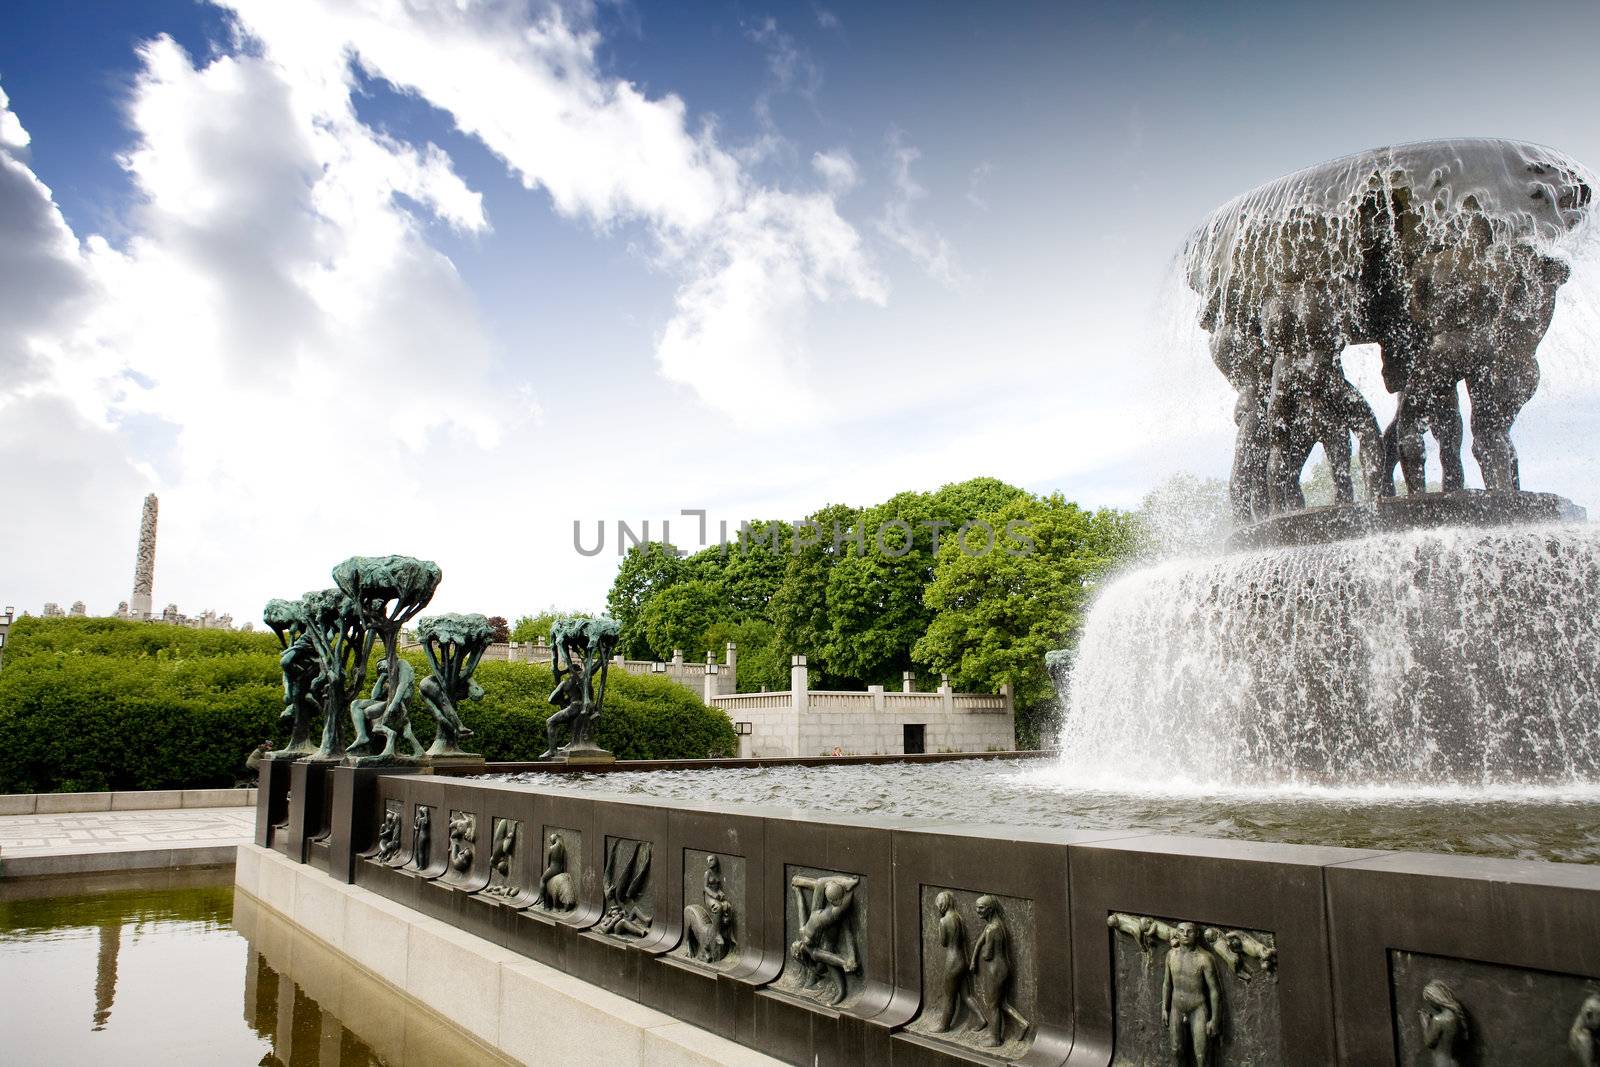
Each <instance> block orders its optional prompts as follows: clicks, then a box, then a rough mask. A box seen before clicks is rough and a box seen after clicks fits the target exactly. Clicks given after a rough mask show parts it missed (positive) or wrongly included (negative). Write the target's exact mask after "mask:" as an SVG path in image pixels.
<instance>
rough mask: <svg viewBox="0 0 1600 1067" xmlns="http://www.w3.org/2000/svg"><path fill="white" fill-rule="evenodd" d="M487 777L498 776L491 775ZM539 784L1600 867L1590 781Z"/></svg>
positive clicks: (1050, 763) (675, 778) (653, 779)
mask: <svg viewBox="0 0 1600 1067" xmlns="http://www.w3.org/2000/svg"><path fill="white" fill-rule="evenodd" d="M498 780H506V779H504V778H500V779H498ZM511 780H513V781H518V782H523V783H526V784H530V785H535V786H538V787H539V788H541V789H570V790H575V791H579V792H600V793H606V794H611V795H618V794H620V795H623V796H633V797H654V798H660V799H663V800H682V801H692V802H696V803H703V802H706V801H717V800H723V801H727V800H736V801H738V802H740V803H749V804H763V805H781V806H783V807H787V808H794V809H800V810H801V811H805V812H816V813H819V814H820V815H822V816H824V817H825V816H829V815H834V816H842V815H875V816H884V817H890V818H894V817H905V818H918V819H933V820H937V821H948V822H952V823H983V824H1000V825H1006V826H1042V827H1052V828H1056V829H1065V830H1113V831H1127V832H1129V833H1161V834H1197V835H1203V836H1206V837H1226V838H1237V839H1241V840H1249V841H1282V842H1289V843H1294V844H1321V845H1343V846H1346V847H1350V848H1384V849H1408V850H1415V851H1422V852H1451V853H1462V854H1470V855H1480V856H1501V857H1511V858H1518V859H1543V860H1562V861H1567V862H1574V863H1600V786H1569V787H1553V786H1552V787H1540V788H1530V789H1520V790H1517V789H1511V788H1509V787H1508V788H1505V789H1495V790H1469V789H1464V788H1446V787H1434V788H1428V789H1419V790H1397V789H1383V788H1373V789H1365V790H1363V789H1354V788H1336V789H1298V790H1296V789H1268V788H1255V789H1239V790H1223V791H1219V790H1216V789H1214V788H1209V787H1200V786H1187V787H1186V786H1184V785H1183V784H1182V783H1161V784H1158V785H1157V787H1155V788H1149V789H1146V788H1132V787H1130V786H1129V785H1128V784H1127V783H1122V784H1120V785H1118V786H1116V787H1114V788H1107V787H1102V786H1097V785H1093V784H1088V783H1084V782H1076V781H1073V780H1071V779H1070V778H1068V777H1066V776H1064V775H1063V773H1062V771H1061V768H1060V766H1059V765H1058V764H1057V763H1056V761H1055V760H1052V759H1048V758H1040V759H1027V760H1017V761H1012V760H961V761H953V762H949V763H932V764H929V763H918V764H906V763H897V764H896V763H892V764H867V765H862V764H842V765H839V766H816V767H794V766H789V767H748V768H708V769H706V770H693V771H612V772H607V773H604V774H574V775H565V774H525V775H517V776H513V777H512V778H511ZM1169 785H1170V786H1175V787H1174V788H1166V786H1169Z"/></svg>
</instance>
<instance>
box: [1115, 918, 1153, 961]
mask: <svg viewBox="0 0 1600 1067" xmlns="http://www.w3.org/2000/svg"><path fill="white" fill-rule="evenodd" d="M1106 925H1107V926H1108V927H1110V928H1111V929H1113V930H1116V931H1119V932H1120V933H1124V934H1127V935H1128V936H1129V937H1131V938H1133V940H1134V943H1135V944H1137V945H1138V946H1139V951H1140V952H1143V953H1145V954H1147V955H1148V954H1149V952H1150V948H1151V941H1152V940H1153V939H1152V937H1151V934H1152V932H1153V930H1154V928H1155V920H1154V919H1144V918H1140V917H1139V916H1137V915H1124V914H1123V913H1122V912H1120V911H1116V912H1112V913H1111V914H1110V915H1107V916H1106Z"/></svg>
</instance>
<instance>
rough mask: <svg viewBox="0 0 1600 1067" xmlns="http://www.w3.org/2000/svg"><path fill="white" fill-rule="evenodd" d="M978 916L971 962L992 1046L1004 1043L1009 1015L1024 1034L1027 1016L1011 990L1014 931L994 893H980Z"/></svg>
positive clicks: (1021, 1033)
mask: <svg viewBox="0 0 1600 1067" xmlns="http://www.w3.org/2000/svg"><path fill="white" fill-rule="evenodd" d="M977 909H978V918H979V919H980V920H981V921H982V922H983V931H982V932H981V933H980V934H978V940H977V942H976V943H974V944H973V946H972V958H971V960H970V961H969V965H970V967H971V970H972V974H973V978H974V982H975V984H976V985H977V989H978V1002H979V1003H980V1004H982V1005H983V1008H984V1013H985V1014H986V1015H987V1016H988V1021H987V1025H988V1031H989V1037H988V1042H987V1043H988V1045H989V1046H990V1047H991V1048H996V1047H999V1046H1000V1045H1003V1044H1005V1029H1006V1023H1005V1021H1006V1018H1007V1017H1009V1018H1010V1019H1011V1021H1012V1022H1014V1023H1016V1024H1017V1027H1018V1030H1019V1033H1018V1034H1017V1035H1016V1036H1018V1037H1021V1036H1023V1035H1025V1034H1026V1033H1027V1032H1028V1020H1027V1019H1024V1018H1023V1017H1022V1013H1021V1012H1019V1011H1017V1009H1016V1007H1015V1006H1014V1005H1012V1003H1011V1001H1010V999H1009V993H1010V992H1011V970H1012V968H1011V931H1010V930H1009V929H1008V928H1007V927H1006V920H1005V915H1004V914H1003V913H1002V912H1001V911H1000V902H999V901H998V900H996V899H995V898H994V897H991V896H987V895H985V896H981V897H979V898H978V903H977Z"/></svg>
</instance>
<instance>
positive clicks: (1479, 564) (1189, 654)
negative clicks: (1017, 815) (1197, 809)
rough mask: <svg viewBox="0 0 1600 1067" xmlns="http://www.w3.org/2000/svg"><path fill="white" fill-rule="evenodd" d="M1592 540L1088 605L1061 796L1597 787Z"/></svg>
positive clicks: (1263, 572) (1521, 532)
mask: <svg viewBox="0 0 1600 1067" xmlns="http://www.w3.org/2000/svg"><path fill="white" fill-rule="evenodd" d="M1597 652H1600V530H1597V529H1596V528H1594V527H1592V526H1589V525H1587V524H1559V525H1547V526H1520V527H1503V528H1490V529H1431V530H1412V531H1408V532H1404V533H1396V534H1388V535H1382V536H1374V537H1366V538H1361V539H1357V540H1352V541H1342V542H1335V543H1331V544H1322V545H1307V546H1301V547H1293V548H1280V549H1273V550H1267V551H1260V550H1257V551H1248V552H1242V553H1236V554H1233V555H1227V556H1217V557H1214V558H1209V559H1200V560H1174V561H1170V562H1167V563H1163V564H1159V565H1157V566H1154V567H1149V568H1146V569H1143V570H1139V571H1137V572H1134V573H1131V574H1128V575H1126V576H1125V577H1123V578H1121V579H1119V580H1117V581H1115V582H1113V583H1111V584H1110V585H1108V586H1107V587H1106V588H1105V589H1104V590H1103V592H1102V593H1101V595H1100V597H1099V598H1098V600H1097V602H1096V603H1095V605H1094V607H1093V609H1092V611H1091V612H1090V615H1089V618H1088V619H1087V622H1086V625H1085V627H1084V633H1083V637H1082V639H1081V641H1080V643H1079V646H1078V651H1077V655H1076V657H1075V663H1074V664H1073V666H1072V669H1071V679H1070V693H1069V696H1068V705H1067V713H1066V718H1065V722H1064V725H1063V727H1062V731H1061V746H1062V753H1063V755H1062V760H1063V770H1064V771H1065V776H1066V778H1067V780H1069V781H1073V782H1078V783H1086V782H1096V781H1098V782H1102V783H1103V782H1106V781H1107V780H1108V779H1111V778H1116V779H1120V780H1122V781H1123V782H1145V783H1162V784H1168V785H1170V784H1172V783H1174V782H1180V783H1181V782H1188V783H1195V784H1201V785H1211V786H1215V787H1219V788H1225V789H1237V788H1243V789H1257V788H1263V787H1273V786H1284V785H1291V786H1301V785H1328V784H1336V785H1342V786H1349V785H1372V784H1383V785H1471V786H1486V785H1516V784H1531V783H1535V782H1542V783H1578V782H1600V656H1597V655H1596V653H1597Z"/></svg>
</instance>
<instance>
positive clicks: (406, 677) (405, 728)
mask: <svg viewBox="0 0 1600 1067" xmlns="http://www.w3.org/2000/svg"><path fill="white" fill-rule="evenodd" d="M395 663H396V672H395V673H396V677H398V679H399V684H398V685H394V686H391V685H390V684H389V664H387V663H380V664H378V673H377V676H376V677H374V678H373V680H372V695H371V696H370V697H368V698H366V699H363V700H352V701H351V702H350V721H351V723H353V724H354V725H355V731H356V736H355V739H354V740H353V741H351V742H350V747H349V748H348V749H347V750H346V751H348V752H351V753H354V754H356V755H360V754H362V753H365V752H367V751H368V750H369V749H371V747H372V733H371V731H374V730H379V729H380V726H381V724H382V723H383V722H384V721H385V720H388V721H391V722H394V723H396V724H397V726H396V727H395V728H396V729H397V730H398V731H399V733H400V736H401V737H402V738H403V739H404V740H405V742H406V745H407V747H409V748H410V750H411V755H413V756H420V755H422V742H420V741H418V740H417V735H416V734H414V733H412V731H411V717H410V716H409V715H406V714H401V713H399V712H396V711H395V710H394V709H395V706H396V705H399V706H400V707H401V708H402V709H403V708H404V706H405V704H406V702H408V701H409V700H410V699H411V692H412V690H413V689H414V688H415V685H414V683H415V680H416V677H417V671H416V668H414V667H412V666H411V664H410V663H407V662H406V661H405V660H403V659H401V660H396V661H395ZM388 747H389V748H393V747H394V743H393V741H392V740H391V741H390V742H389V745H388Z"/></svg>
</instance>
